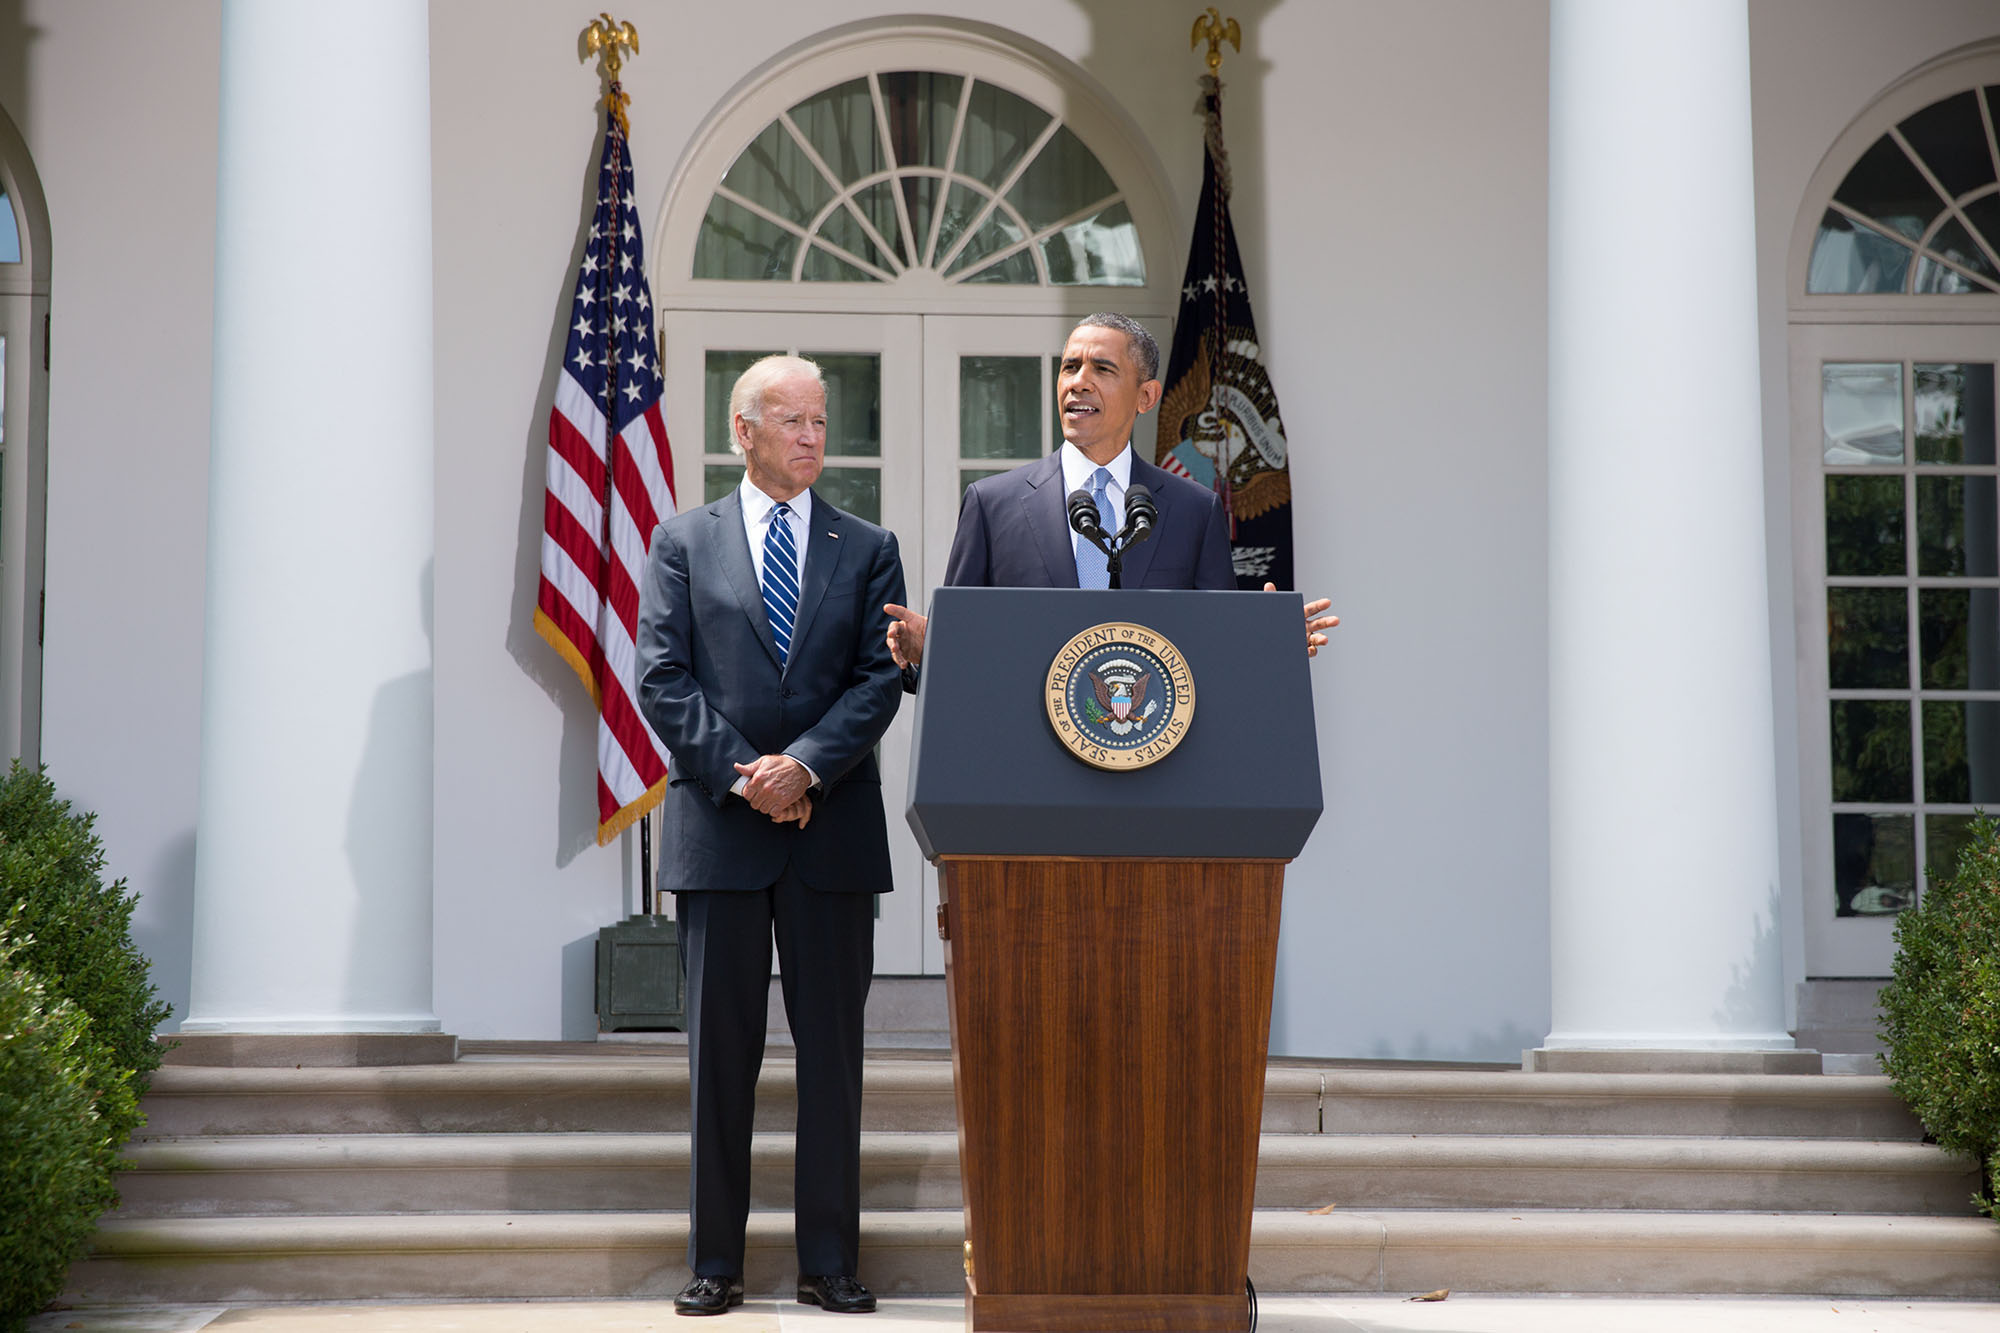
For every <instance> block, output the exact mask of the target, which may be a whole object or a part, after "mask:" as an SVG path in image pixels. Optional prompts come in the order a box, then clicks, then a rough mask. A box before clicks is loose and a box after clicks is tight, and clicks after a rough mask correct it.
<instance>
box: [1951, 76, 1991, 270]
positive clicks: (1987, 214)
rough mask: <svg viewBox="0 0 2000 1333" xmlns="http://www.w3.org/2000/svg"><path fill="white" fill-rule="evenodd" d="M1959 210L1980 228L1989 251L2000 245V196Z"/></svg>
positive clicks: (1975, 200) (1988, 197)
mask: <svg viewBox="0 0 2000 1333" xmlns="http://www.w3.org/2000/svg"><path fill="white" fill-rule="evenodd" d="M1996 101H2000V99H1996ZM1959 208H1960V209H1961V210H1962V211H1963V212H1964V214H1965V216H1966V217H1968V218H1970V219H1972V225H1973V226H1975V227H1977V228H1979V234H1980V235H1981V236H1984V237H1985V238H1986V245H1987V248H1988V249H1991V248H1992V247H1994V246H1996V245H2000V194H1983V195H1981V196H1979V198H1977V199H1974V200H1973V201H1972V202H1971V203H1969V204H1960V205H1959Z"/></svg>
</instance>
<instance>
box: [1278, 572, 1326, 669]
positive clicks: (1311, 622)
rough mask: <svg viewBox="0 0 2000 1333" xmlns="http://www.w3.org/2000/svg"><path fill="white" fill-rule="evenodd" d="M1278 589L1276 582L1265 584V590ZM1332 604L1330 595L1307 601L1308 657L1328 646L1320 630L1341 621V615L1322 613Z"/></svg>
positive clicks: (1314, 655) (1316, 654) (1317, 654)
mask: <svg viewBox="0 0 2000 1333" xmlns="http://www.w3.org/2000/svg"><path fill="white" fill-rule="evenodd" d="M1277 590H1278V585H1277V584H1275V583H1267V584H1265V585H1264V591H1265V592H1276V591H1277ZM1332 605H1333V599H1332V598H1330V597H1322V598H1320V599H1319V600H1318V601H1316V602H1307V603H1306V656H1307V657H1318V656H1319V650H1320V649H1322V648H1324V647H1326V635H1324V634H1322V633H1320V631H1321V630H1328V629H1332V628H1333V627H1334V626H1335V625H1338V624H1339V623H1340V617H1339V616H1323V615H1320V612H1322V611H1324V610H1326V609H1327V608H1328V607H1330V606H1332Z"/></svg>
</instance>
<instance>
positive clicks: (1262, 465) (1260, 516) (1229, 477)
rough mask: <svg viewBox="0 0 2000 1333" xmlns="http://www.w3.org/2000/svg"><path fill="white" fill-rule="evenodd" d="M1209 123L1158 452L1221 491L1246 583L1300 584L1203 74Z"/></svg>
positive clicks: (1213, 91) (1283, 472)
mask: <svg viewBox="0 0 2000 1333" xmlns="http://www.w3.org/2000/svg"><path fill="white" fill-rule="evenodd" d="M1201 89H1202V93H1201V100H1200V101H1199V102H1198V103H1196V106H1195V109H1196V111H1197V112H1199V113H1200V115H1201V117H1202V119H1203V121H1204V122H1205V126H1206V133H1205V135H1204V138H1205V139H1206V141H1207V149H1208V151H1207V152H1206V154H1204V162H1203V166H1202V179H1201V184H1202V190H1201V206H1200V208H1199V209H1197V210H1196V212H1195V219H1194V240H1193V242H1192V243H1191V244H1190V245H1189V246H1188V261H1187V273H1186V276H1185V277H1184V278H1183V279H1182V281H1181V305H1180V313H1179V318H1178V319H1176V320H1175V322H1174V348H1173V354H1172V355H1171V356H1170V357H1169V358H1168V359H1167V374H1166V386H1167V387H1166V393H1165V395H1164V396H1163V397H1162V398H1161V400H1160V416H1159V422H1160V426H1159V431H1160V433H1159V440H1158V443H1157V444H1156V446H1155V448H1154V451H1153V452H1154V461H1155V462H1157V463H1158V464H1159V465H1160V466H1161V467H1163V468H1166V469H1167V470H1168V471H1169V472H1178V473H1180V474H1181V475H1182V476H1184V477H1189V478H1191V479H1193V480H1194V481H1196V482H1199V483H1200V484H1201V485H1203V486H1207V487H1209V488H1210V489H1212V490H1214V491H1215V492H1216V493H1217V494H1219V495H1220V496H1221V497H1222V507H1223V510H1224V512H1225V513H1227V514H1228V515H1229V544H1230V554H1231V556H1232V558H1233V559H1234V562H1235V565H1236V583H1237V586H1238V587H1241V588H1249V589H1259V588H1262V587H1263V586H1264V584H1265V583H1267V582H1269V583H1275V584H1277V585H1278V587H1280V588H1282V589H1285V590H1287V591H1289V590H1290V589H1291V587H1292V476H1291V471H1290V468H1289V466H1288V462H1287V458H1286V449H1285V425H1284V422H1283V421H1282V420H1280V419H1279V416H1278V395H1277V392H1276V391H1275V390H1274V389H1272V387H1271V377H1270V375H1269V374H1268V373H1267V372H1266V370H1265V369H1264V349H1263V348H1262V347H1261V346H1259V345H1258V342H1257V318H1256V316H1255V315H1254V314H1253V313H1251V309H1250V289H1249V287H1248V286H1247V285H1246V284H1245V283H1244V281H1243V260H1242V258H1241V256H1239V255H1238V254H1237V252H1236V230H1235V228H1234V227H1233V226H1231V225H1230V221H1229V186H1230V182H1229V155H1228V152H1227V151H1226V150H1225V149H1224V147H1223V143H1222V84H1221V82H1220V81H1219V80H1217V79H1216V78H1215V77H1214V76H1213V75H1204V76H1203V77H1202V80H1201Z"/></svg>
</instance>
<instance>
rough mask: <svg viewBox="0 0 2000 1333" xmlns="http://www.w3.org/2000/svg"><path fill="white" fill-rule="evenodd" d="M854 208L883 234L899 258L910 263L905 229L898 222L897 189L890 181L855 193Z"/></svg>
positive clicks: (878, 182) (880, 182)
mask: <svg viewBox="0 0 2000 1333" xmlns="http://www.w3.org/2000/svg"><path fill="white" fill-rule="evenodd" d="M854 206H855V207H856V208H859V209H860V210H861V216H862V217H865V218H867V219H868V222H869V225H871V226H873V227H874V228H875V230H876V231H879V232H881V233H882V239H883V240H885V241H887V242H888V243H889V246H890V248H891V249H893V250H896V252H897V257H898V258H900V259H902V260H904V262H906V263H907V262H908V258H909V257H908V255H907V254H905V253H904V251H906V250H907V249H908V247H907V246H905V245H904V244H903V227H902V224H901V223H899V222H898V221H897V220H896V187H895V185H894V184H892V183H891V182H889V181H876V182H875V183H874V184H873V185H870V186H869V187H868V188H867V189H865V190H856V191H855V192H854Z"/></svg>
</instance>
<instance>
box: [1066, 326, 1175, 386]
mask: <svg viewBox="0 0 2000 1333" xmlns="http://www.w3.org/2000/svg"><path fill="white" fill-rule="evenodd" d="M1076 327H1077V328H1079V329H1082V328H1096V329H1116V330H1118V332H1120V333H1122V334H1124V335H1125V341H1126V342H1127V343H1128V344H1129V345H1130V346H1131V348H1132V359H1133V360H1134V361H1135V362H1137V363H1138V366H1139V383H1141V384H1144V383H1145V382H1146V381H1147V380H1156V379H1158V378H1159V377H1160V344H1159V343H1157V342H1155V341H1154V340H1153V335H1152V334H1151V333H1148V332H1147V331H1146V326H1145V325H1144V324H1141V323H1140V322H1139V321H1138V320H1136V319H1133V318H1132V317H1131V316H1130V315H1117V314H1112V313H1110V312H1109V311H1100V312H1099V313H1097V314H1095V315H1085V316H1084V317H1083V318H1082V319H1079V320H1078V321H1077V322H1076Z"/></svg>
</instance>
